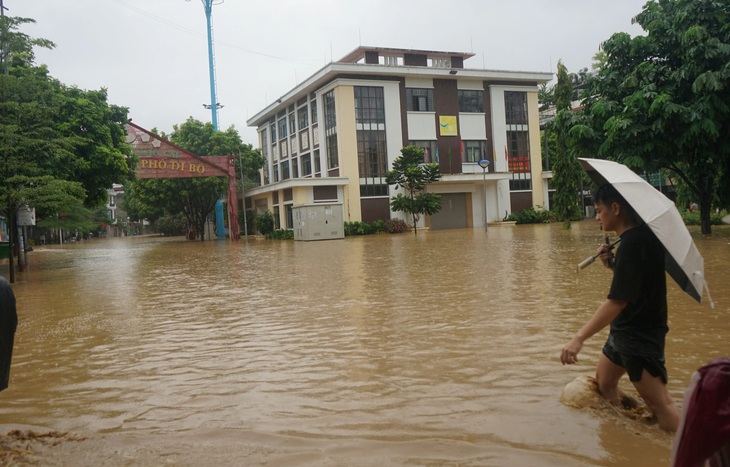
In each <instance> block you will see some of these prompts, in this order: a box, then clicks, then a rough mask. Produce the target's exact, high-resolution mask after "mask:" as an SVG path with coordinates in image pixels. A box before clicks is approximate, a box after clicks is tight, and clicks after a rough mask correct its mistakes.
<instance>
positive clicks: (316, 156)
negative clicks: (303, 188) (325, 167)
mask: <svg viewBox="0 0 730 467" xmlns="http://www.w3.org/2000/svg"><path fill="white" fill-rule="evenodd" d="M320 172H322V163H321V162H320V160H319V149H315V151H314V173H315V174H318V173H320Z"/></svg>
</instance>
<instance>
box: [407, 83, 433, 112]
mask: <svg viewBox="0 0 730 467" xmlns="http://www.w3.org/2000/svg"><path fill="white" fill-rule="evenodd" d="M406 106H407V110H409V111H411V112H433V89H414V88H408V89H406Z"/></svg>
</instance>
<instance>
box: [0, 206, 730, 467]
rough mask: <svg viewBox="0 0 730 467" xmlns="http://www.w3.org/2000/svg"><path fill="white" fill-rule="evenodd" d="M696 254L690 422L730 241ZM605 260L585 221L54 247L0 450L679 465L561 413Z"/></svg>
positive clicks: (660, 451) (24, 323) (618, 422)
mask: <svg viewBox="0 0 730 467" xmlns="http://www.w3.org/2000/svg"><path fill="white" fill-rule="evenodd" d="M692 233H693V237H694V239H695V242H696V243H697V246H698V248H699V250H700V252H701V253H702V254H703V255H704V257H705V261H706V276H707V278H708V281H709V284H710V288H711V292H712V298H713V299H714V300H715V302H716V308H715V309H714V310H711V309H710V308H709V307H708V306H707V304H702V305H699V304H697V303H695V302H693V301H692V300H691V298H689V297H688V296H687V295H685V294H683V293H682V292H681V291H680V290H679V288H678V287H677V286H676V285H674V283H671V284H670V286H669V303H670V327H671V331H670V333H669V335H668V343H667V359H668V370H669V375H670V382H669V389H670V392H671V394H672V396H673V397H674V398H675V399H677V400H678V401H679V400H681V397H682V392H683V390H684V388H685V387H686V385H687V383H688V382H689V378H690V376H691V373H692V372H693V371H694V370H695V369H696V368H698V367H699V366H701V365H703V364H705V363H707V362H708V361H709V360H710V359H712V358H714V357H718V356H727V355H729V354H730V339H728V336H729V335H730V319H729V318H730V288H728V286H727V269H726V268H727V265H728V262H729V261H730V229H729V228H728V227H715V228H714V229H713V235H712V236H711V237H707V238H704V237H702V236H701V235H700V234H699V232H698V231H697V230H692ZM600 241H601V239H600V235H599V232H598V229H597V226H596V223H595V222H594V221H591V220H589V221H584V222H579V223H575V224H574V226H573V229H572V230H567V231H566V230H563V229H562V226H561V225H558V224H556V225H531V226H500V227H496V226H495V227H490V229H489V232H486V233H485V232H483V231H481V230H479V229H477V230H453V231H434V232H427V231H419V233H418V235H417V236H414V235H412V234H402V235H381V236H368V237H352V238H347V239H345V240H336V241H323V242H293V241H267V240H262V239H252V240H249V241H248V242H246V241H241V242H238V243H230V242H227V241H219V242H216V241H212V242H202V243H201V242H187V241H182V240H180V239H163V238H149V237H148V238H124V239H106V240H92V241H85V242H82V243H78V244H71V245H63V246H46V247H40V248H37V249H36V250H35V251H34V252H32V253H31V255H30V267H29V269H28V271H27V272H24V273H22V274H21V275H20V276H19V281H18V283H17V284H15V285H14V289H15V292H16V295H17V298H18V312H19V319H20V324H19V327H18V331H17V334H16V342H15V354H14V356H13V367H12V371H11V381H10V388H9V389H7V390H6V391H4V392H2V393H0V432H1V433H2V434H6V433H7V432H9V431H11V430H20V431H21V435H23V434H24V435H25V436H26V437H27V435H28V430H32V433H31V435H32V434H34V433H35V434H39V436H38V438H41V436H45V437H44V438H41V440H40V441H36V442H35V443H30V444H18V442H15V443H14V444H13V440H12V439H11V437H9V436H5V437H4V438H3V439H4V443H9V444H8V446H10V447H14V448H19V449H20V450H21V451H23V450H25V451H26V452H25V453H24V454H23V453H21V454H19V455H18V456H15V457H13V459H14V460H13V462H18V463H21V464H22V463H23V462H36V463H38V464H40V465H89V466H91V465H135V466H158V465H220V466H224V465H263V464H265V465H267V466H278V465H312V466H315V465H316V466H319V465H338V466H339V465H355V466H386V465H487V466H491V465H493V466H507V465H519V466H522V465H539V466H585V465H598V466H604V465H622V466H626V465H637V466H638V465H641V466H647V465H667V464H668V460H669V448H670V444H671V436H669V435H666V434H664V433H662V432H660V430H659V429H658V428H657V426H656V425H651V424H646V423H645V422H640V421H635V420H631V419H628V418H627V417H624V416H621V415H620V414H618V413H616V412H614V411H611V410H609V409H606V410H579V409H575V408H571V407H567V406H565V405H563V404H561V403H560V401H559V399H560V393H561V391H562V389H563V387H564V386H565V385H566V384H567V383H568V382H570V381H572V380H573V379H574V378H576V377H577V376H579V375H592V374H593V372H594V366H595V364H596V361H597V358H598V355H599V352H600V348H601V346H602V343H603V340H604V338H605V331H604V332H602V333H600V334H599V335H598V336H595V337H594V338H593V339H591V340H589V341H588V343H587V344H586V346H585V348H584V350H583V352H582V354H581V359H580V362H579V363H578V364H577V365H574V366H571V367H564V366H561V365H560V362H559V358H558V357H559V352H560V349H561V347H562V346H563V344H564V343H565V342H566V340H567V339H569V338H570V336H571V335H572V334H573V333H574V332H575V331H576V330H577V329H578V328H579V327H580V326H581V325H582V324H583V323H584V322H585V320H586V319H587V318H588V317H589V316H590V315H591V313H592V312H593V311H594V309H595V308H596V306H597V305H598V304H599V303H600V301H601V300H602V299H603V297H605V294H606V291H607V289H608V284H609V281H610V272H609V271H607V270H605V269H604V268H602V267H600V266H598V265H594V266H591V267H589V268H588V269H586V270H584V271H581V272H580V273H577V272H576V265H577V264H578V263H579V262H580V261H581V260H583V259H584V258H585V257H586V256H588V255H590V254H592V253H593V252H594V250H595V247H596V245H597V244H598V243H599V242H600ZM2 267H4V268H5V269H4V270H3V269H2ZM0 272H3V274H5V273H6V272H7V265H4V266H0ZM622 386H623V387H624V389H626V390H627V392H632V391H633V390H632V388H631V386H630V384H629V383H628V381H626V380H624V381H623V382H622ZM16 434H17V432H16ZM31 437H32V436H31Z"/></svg>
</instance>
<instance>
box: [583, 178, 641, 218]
mask: <svg viewBox="0 0 730 467" xmlns="http://www.w3.org/2000/svg"><path fill="white" fill-rule="evenodd" d="M599 202H600V203H601V204H603V205H605V206H610V205H611V204H612V203H618V204H620V205H621V207H622V208H623V209H624V211H625V212H626V213H627V214H628V215H629V216H630V217H631V218H633V219H634V221H635V222H636V223H637V224H643V223H644V221H642V220H641V218H640V217H639V216H638V215H637V214H636V211H634V208H633V207H631V205H630V204H629V203H628V202H627V201H626V200H625V199H624V197H623V196H621V193H619V192H618V190H616V188H614V187H613V185H611V184H610V183H606V184H605V185H601V186H600V187H599V188H598V189H597V190H596V192H595V193H593V204H596V203H599Z"/></svg>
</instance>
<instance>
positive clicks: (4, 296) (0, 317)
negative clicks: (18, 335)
mask: <svg viewBox="0 0 730 467" xmlns="http://www.w3.org/2000/svg"><path fill="white" fill-rule="evenodd" d="M17 327H18V313H17V311H16V309H15V294H14V293H13V289H12V288H10V284H9V283H8V281H7V280H5V278H4V277H0V391H2V390H4V389H7V387H8V383H9V381H10V361H11V359H12V357H13V341H14V339H15V329H16V328H17Z"/></svg>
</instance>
